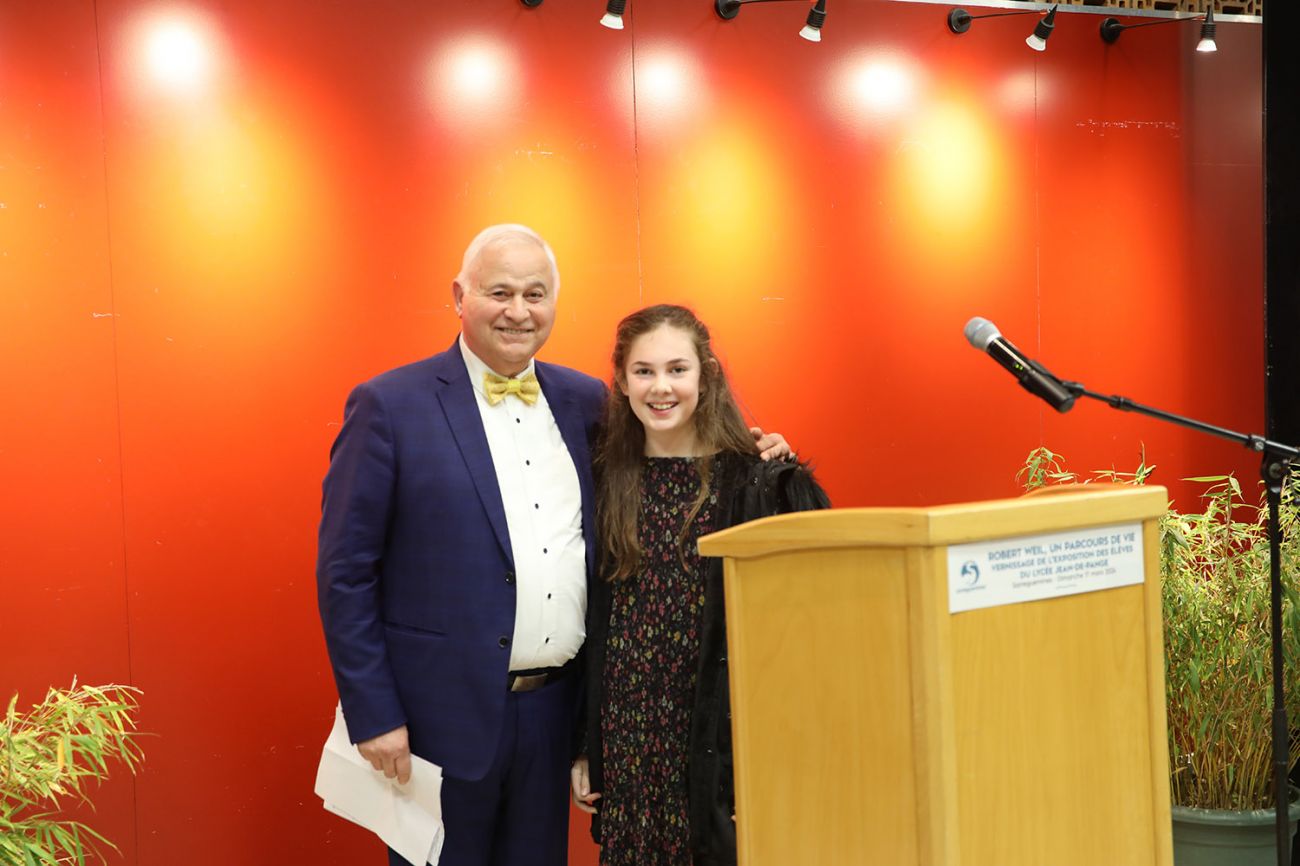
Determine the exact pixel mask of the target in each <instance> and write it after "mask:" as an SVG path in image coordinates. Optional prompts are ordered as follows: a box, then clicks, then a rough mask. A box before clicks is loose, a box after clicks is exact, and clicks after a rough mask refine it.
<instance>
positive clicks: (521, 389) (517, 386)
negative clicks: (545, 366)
mask: <svg viewBox="0 0 1300 866" xmlns="http://www.w3.org/2000/svg"><path fill="white" fill-rule="evenodd" d="M541 392H542V389H541V386H540V385H538V384H537V377H536V376H534V375H533V374H532V373H529V374H528V375H527V376H524V377H523V378H522V379H507V378H506V377H505V376H498V375H497V374H496V373H485V374H483V393H484V394H485V395H486V396H487V401H488V405H489V406H495V405H496V404H498V403H500V402H501V401H502V400H504V399H505V398H506V395H507V394H514V395H515V396H516V397H518V398H519V399H520V400H523V401H524V402H525V403H527V404H528V405H529V406H531V405H533V404H534V403H536V402H537V395H538V394H540V393H541Z"/></svg>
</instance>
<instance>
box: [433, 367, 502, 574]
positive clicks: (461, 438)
mask: <svg viewBox="0 0 1300 866" xmlns="http://www.w3.org/2000/svg"><path fill="white" fill-rule="evenodd" d="M439 360H440V361H441V362H442V363H441V364H439V368H438V372H437V375H438V379H439V380H440V381H441V382H442V383H443V387H442V388H440V389H439V391H438V402H439V403H441V404H442V411H443V414H445V415H446V416H447V424H448V426H449V427H450V428H451V433H452V436H453V437H455V439H456V446H457V447H458V448H459V449H460V454H461V457H462V458H463V459H464V460H465V465H466V467H468V469H469V474H470V477H471V478H472V479H474V488H475V489H476V490H477V491H478V497H479V499H480V500H481V501H482V503H483V509H484V510H485V511H486V512H487V516H488V522H489V523H491V524H492V532H493V533H494V534H495V535H496V537H497V542H498V543H499V544H500V545H501V549H502V550H503V551H505V555H506V560H507V561H509V562H510V565H511V567H512V568H513V567H514V555H513V554H512V552H511V549H510V532H509V530H508V529H507V528H506V509H505V505H503V504H502V502H501V487H500V485H499V484H498V482H497V472H496V467H495V466H494V465H493V463H492V452H491V450H490V449H489V448H488V441H487V434H486V433H484V432H483V416H482V415H480V414H479V410H478V402H477V401H476V400H475V399H474V386H473V385H471V384H470V381H469V373H467V372H466V371H465V361H464V359H463V358H461V357H460V350H459V348H458V347H457V346H456V345H455V344H453V345H452V347H451V349H450V350H449V351H447V352H444V353H443V354H442V356H441V358H440V359H439Z"/></svg>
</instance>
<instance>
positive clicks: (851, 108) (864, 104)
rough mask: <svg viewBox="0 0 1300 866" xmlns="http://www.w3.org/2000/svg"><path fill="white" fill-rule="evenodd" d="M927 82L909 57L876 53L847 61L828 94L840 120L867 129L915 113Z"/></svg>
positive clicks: (832, 108)
mask: <svg viewBox="0 0 1300 866" xmlns="http://www.w3.org/2000/svg"><path fill="white" fill-rule="evenodd" d="M924 79H925V74H924V71H923V70H922V69H921V68H920V67H918V66H917V64H916V63H915V62H914V61H913V60H912V59H911V58H910V57H908V56H907V55H905V54H900V53H898V52H891V51H883V52H880V51H873V52H871V53H869V54H867V53H860V54H853V55H850V56H848V57H846V58H844V60H843V61H842V62H841V63H840V64H839V65H838V67H837V68H836V70H835V72H834V73H833V74H832V75H831V77H830V86H829V87H828V88H827V91H826V93H827V98H828V101H829V103H830V107H831V110H832V111H833V112H834V113H835V115H836V116H837V117H839V118H840V119H841V120H842V121H844V122H846V123H847V124H848V125H849V126H853V127H859V128H863V129H867V128H870V127H873V126H876V125H878V124H879V123H880V122H881V121H882V120H886V119H890V118H894V117H898V116H900V115H903V114H905V113H907V112H908V111H909V110H911V109H913V108H914V107H915V105H916V104H917V94H918V91H919V90H920V89H921V88H922V87H923V86H924Z"/></svg>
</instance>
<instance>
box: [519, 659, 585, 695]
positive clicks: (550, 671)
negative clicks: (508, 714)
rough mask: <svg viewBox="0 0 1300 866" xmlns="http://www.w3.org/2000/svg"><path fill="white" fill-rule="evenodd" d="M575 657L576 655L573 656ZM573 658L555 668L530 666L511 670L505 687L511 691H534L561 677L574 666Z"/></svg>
mask: <svg viewBox="0 0 1300 866" xmlns="http://www.w3.org/2000/svg"><path fill="white" fill-rule="evenodd" d="M575 659H576V657H575ZM575 659H569V660H568V661H567V662H565V663H564V664H562V665H560V666H559V667H556V668H531V669H529V670H526V671H511V672H510V673H509V674H508V675H507V677H508V679H507V682H506V688H507V690H508V691H512V692H534V691H537V690H538V689H540V688H541V687H542V686H546V685H550V684H551V683H553V682H555V681H556V680H559V679H563V678H564V677H565V676H567V675H568V673H569V671H571V670H573V668H574V667H575V664H574V662H575Z"/></svg>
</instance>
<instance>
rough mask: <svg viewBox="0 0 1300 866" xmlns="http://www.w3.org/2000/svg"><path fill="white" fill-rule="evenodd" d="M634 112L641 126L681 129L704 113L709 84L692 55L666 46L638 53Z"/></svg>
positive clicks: (708, 99) (707, 100)
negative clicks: (650, 125)
mask: <svg viewBox="0 0 1300 866" xmlns="http://www.w3.org/2000/svg"><path fill="white" fill-rule="evenodd" d="M637 55H638V56H637V64H636V81H635V88H636V113H637V119H638V121H639V122H641V123H645V124H654V125H656V126H671V127H673V128H674V129H675V130H677V131H680V127H681V126H682V125H683V124H684V123H686V122H688V121H691V120H694V119H698V118H699V117H701V116H702V115H704V114H705V113H706V109H707V108H708V106H709V104H710V103H711V101H712V100H711V98H710V97H711V94H710V88H709V83H708V81H707V80H706V79H705V77H704V74H703V73H702V72H701V70H700V67H699V64H698V63H696V62H695V61H694V60H693V59H692V57H691V55H689V54H686V53H684V52H682V51H680V50H677V49H674V48H671V47H668V46H654V45H651V46H648V47H647V48H645V49H643V50H640V51H638V52H637Z"/></svg>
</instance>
